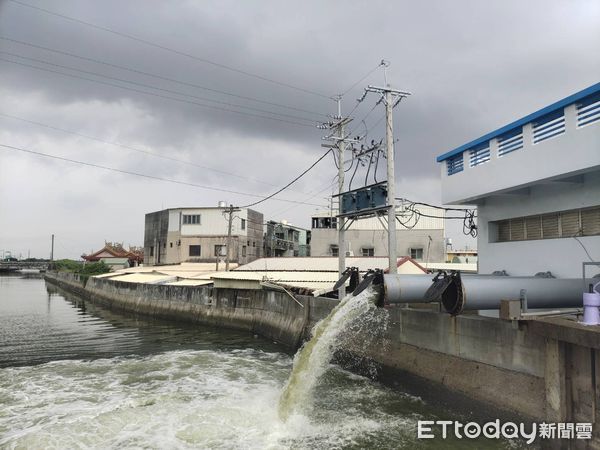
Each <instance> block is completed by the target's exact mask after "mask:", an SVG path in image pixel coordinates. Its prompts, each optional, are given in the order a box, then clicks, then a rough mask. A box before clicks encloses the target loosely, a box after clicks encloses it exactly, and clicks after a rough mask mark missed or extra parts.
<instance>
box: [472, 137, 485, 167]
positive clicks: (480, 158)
mask: <svg viewBox="0 0 600 450" xmlns="http://www.w3.org/2000/svg"><path fill="white" fill-rule="evenodd" d="M470 153H471V154H470V158H469V164H470V166H471V167H475V166H478V165H479V164H483V163H485V162H488V161H489V160H490V147H489V143H486V144H485V146H484V147H480V148H474V149H472V150H470Z"/></svg>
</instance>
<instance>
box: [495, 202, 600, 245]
mask: <svg viewBox="0 0 600 450" xmlns="http://www.w3.org/2000/svg"><path fill="white" fill-rule="evenodd" d="M491 224H494V225H496V227H497V239H496V242H508V241H522V240H536V239H556V238H571V237H573V236H599V235H600V206H594V207H592V208H585V209H575V210H571V211H563V212H560V213H558V212H557V213H550V214H543V215H538V216H529V217H515V218H513V219H510V220H499V221H497V222H491ZM492 241H493V237H492Z"/></svg>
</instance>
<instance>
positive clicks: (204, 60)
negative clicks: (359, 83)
mask: <svg viewBox="0 0 600 450" xmlns="http://www.w3.org/2000/svg"><path fill="white" fill-rule="evenodd" d="M8 1H10V2H12V3H14V4H17V5H20V6H24V7H27V8H31V9H34V10H36V11H40V12H43V13H45V14H49V15H52V16H55V17H60V18H62V19H65V20H69V21H72V22H76V23H79V24H81V25H85V26H88V27H91V28H94V29H97V30H100V31H104V32H107V33H111V34H114V35H116V36H120V37H122V38H126V39H129V40H132V41H136V42H140V43H142V44H144V45H148V46H150V47H154V48H158V49H160V50H163V51H166V52H170V53H173V54H175V55H179V56H184V57H186V58H189V59H193V60H195V61H199V62H202V63H205V64H210V65H212V66H214V67H218V68H220V69H225V70H229V71H231V72H235V73H239V74H241V75H245V76H248V77H251V78H256V79H258V80H262V81H265V82H268V83H272V84H276V85H278V86H282V87H286V88H289V89H293V90H296V91H300V92H304V93H306V94H311V95H315V96H318V97H321V98H326V99H330V96H328V95H325V94H322V93H320V92H316V91H312V90H310V89H306V88H302V87H299V86H294V85H292V84H289V83H285V82H283V81H277V80H274V79H272V78H268V77H265V76H263V75H259V74H256V73H252V72H249V71H246V70H242V69H238V68H236V67H232V66H229V65H227V64H223V63H218V62H215V61H211V60H209V59H207V58H202V57H199V56H195V55H192V54H190V53H186V52H183V51H180V50H177V49H174V48H171V47H167V46H165V45H161V44H157V43H155V42H152V41H149V40H146V39H143V38H139V37H137V36H133V35H131V34H127V33H123V32H121V31H117V30H113V29H112V28H108V27H103V26H100V25H96V24H94V23H91V22H87V21H85V20H82V19H78V18H76V17H72V16H67V15H65V14H61V13H57V12H54V11H51V10H49V9H45V8H42V7H39V6H35V5H31V4H29V3H25V2H22V1H19V0H8Z"/></svg>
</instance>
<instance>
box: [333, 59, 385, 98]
mask: <svg viewBox="0 0 600 450" xmlns="http://www.w3.org/2000/svg"><path fill="white" fill-rule="evenodd" d="M382 65H383V61H381V62H380V63H379V64H377V66H375V67H374V68H373V69H371V70H370V71H369V73H367V74H366V75H365V76H364V77H362V78H361V79H360V80H358V81H357V82H356V83H354V84H353V85H352V86H350V87H349V88H348V89H346V90H345V91H344V92H342V93H341V94H340V97H343V96H344V95H346V94H347V93H348V92H350V91H351V90H352V89H354V88H355V87H356V85H357V84H358V83H360V82H361V81H363V80H364V79H365V78H367V77H368V76H369V75H371V74H372V73H373V72H375V71H376V70H377V69H379V68H380V67H381V66H382Z"/></svg>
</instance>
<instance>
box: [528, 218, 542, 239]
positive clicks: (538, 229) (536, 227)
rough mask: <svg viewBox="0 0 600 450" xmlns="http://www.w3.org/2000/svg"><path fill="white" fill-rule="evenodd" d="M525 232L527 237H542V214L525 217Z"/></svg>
mask: <svg viewBox="0 0 600 450" xmlns="http://www.w3.org/2000/svg"><path fill="white" fill-rule="evenodd" d="M525 232H526V238H527V239H541V238H542V218H541V217H540V216H533V217H527V218H525Z"/></svg>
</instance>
